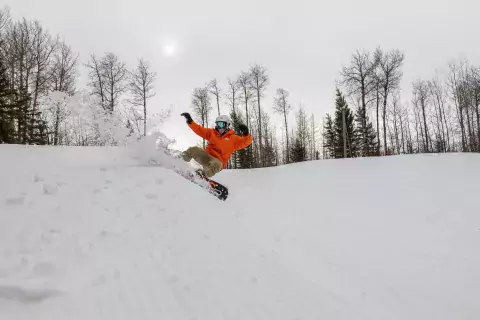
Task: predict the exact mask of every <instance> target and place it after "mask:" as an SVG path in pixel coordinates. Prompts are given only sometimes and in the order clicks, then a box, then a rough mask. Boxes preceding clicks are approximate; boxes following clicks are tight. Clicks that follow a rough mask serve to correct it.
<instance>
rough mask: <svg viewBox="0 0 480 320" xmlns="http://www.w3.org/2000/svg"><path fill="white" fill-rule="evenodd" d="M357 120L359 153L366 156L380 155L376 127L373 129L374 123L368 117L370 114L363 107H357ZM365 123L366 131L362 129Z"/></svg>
mask: <svg viewBox="0 0 480 320" xmlns="http://www.w3.org/2000/svg"><path fill="white" fill-rule="evenodd" d="M363 121H365V122H363ZM355 122H356V123H357V131H356V141H357V142H358V147H357V148H358V152H359V153H360V154H359V155H362V154H363V155H364V156H366V157H370V156H375V155H379V154H378V149H377V143H378V142H377V134H376V132H375V129H373V123H372V122H371V121H370V119H369V118H368V115H367V114H365V112H364V110H363V108H360V107H358V108H357V111H356V113H355ZM363 123H365V124H366V126H365V132H362V131H361V128H362V126H363ZM365 143H366V144H365Z"/></svg>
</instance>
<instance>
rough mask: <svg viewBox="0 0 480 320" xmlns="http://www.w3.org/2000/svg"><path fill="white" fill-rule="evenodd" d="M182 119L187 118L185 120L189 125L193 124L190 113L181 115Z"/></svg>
mask: <svg viewBox="0 0 480 320" xmlns="http://www.w3.org/2000/svg"><path fill="white" fill-rule="evenodd" d="M181 116H182V117H185V119H186V120H187V123H188V124H190V123H192V121H193V120H192V117H191V116H190V113H188V112H184V113H182V114H181Z"/></svg>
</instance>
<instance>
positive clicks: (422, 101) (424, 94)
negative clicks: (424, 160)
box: [413, 80, 431, 152]
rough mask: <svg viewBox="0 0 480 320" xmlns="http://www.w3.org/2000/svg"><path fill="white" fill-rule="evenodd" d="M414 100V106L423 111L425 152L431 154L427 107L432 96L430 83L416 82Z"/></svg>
mask: <svg viewBox="0 0 480 320" xmlns="http://www.w3.org/2000/svg"><path fill="white" fill-rule="evenodd" d="M413 99H414V104H415V105H416V106H418V107H420V108H421V110H422V120H423V129H424V141H425V151H426V152H430V147H429V142H430V138H429V130H428V125H427V107H428V103H429V101H430V94H429V90H428V83H427V82H426V81H425V80H417V81H416V82H414V84H413ZM430 145H431V143H430Z"/></svg>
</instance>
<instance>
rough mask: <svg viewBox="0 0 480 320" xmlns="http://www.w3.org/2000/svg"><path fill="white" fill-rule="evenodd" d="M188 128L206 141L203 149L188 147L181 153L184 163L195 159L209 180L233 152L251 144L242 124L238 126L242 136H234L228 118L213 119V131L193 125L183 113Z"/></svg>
mask: <svg viewBox="0 0 480 320" xmlns="http://www.w3.org/2000/svg"><path fill="white" fill-rule="evenodd" d="M181 116H183V117H185V119H186V122H187V124H188V126H189V127H190V128H191V129H192V130H193V132H195V133H196V134H197V135H199V136H200V137H202V138H203V139H205V140H207V141H208V145H207V147H206V148H205V149H202V148H199V147H190V148H188V149H187V150H185V151H184V152H182V158H183V160H185V161H186V162H190V160H192V158H193V159H195V161H197V162H198V163H200V164H201V165H202V167H203V171H204V172H205V175H206V176H207V177H208V178H210V177H213V176H214V175H215V174H217V173H219V172H220V171H221V170H223V169H225V168H226V167H227V163H228V160H229V159H230V156H231V155H232V153H233V152H235V151H237V150H240V149H243V148H246V147H248V146H249V145H250V144H251V143H252V135H251V134H250V133H249V132H248V127H247V126H246V125H244V124H241V125H240V126H239V129H240V132H241V133H242V136H239V135H236V134H235V132H234V131H233V129H232V128H230V126H231V124H232V121H231V120H230V117H228V116H226V115H221V116H219V117H217V118H216V119H215V129H210V128H205V127H202V126H201V125H199V124H197V123H195V122H194V121H193V120H192V117H191V116H190V114H189V113H187V112H184V113H182V114H181Z"/></svg>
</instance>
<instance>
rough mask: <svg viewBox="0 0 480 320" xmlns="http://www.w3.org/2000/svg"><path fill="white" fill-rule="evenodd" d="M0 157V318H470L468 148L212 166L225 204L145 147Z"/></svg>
mask: <svg viewBox="0 0 480 320" xmlns="http://www.w3.org/2000/svg"><path fill="white" fill-rule="evenodd" d="M0 154H1V159H2V160H1V161H2V166H1V167H0V176H1V177H2V184H1V186H0V188H1V189H0V320H3V319H5V320H7V319H8V320H12V319H25V320H26V319H32V318H35V319H82V320H83V319H106V318H107V319H171V320H173V319H199V320H200V319H208V320H213V319H321V318H323V319H422V320H423V319H436V320H437V319H462V320H463V319H472V320H473V319H479V318H480V304H479V303H478V301H479V300H478V297H480V275H479V274H480V273H479V272H478V270H480V255H479V254H478V252H480V215H479V214H478V191H476V190H478V189H477V187H478V181H480V167H479V166H478V163H479V160H480V156H479V155H474V154H463V155H461V154H448V155H416V156H398V157H383V158H372V159H367V158H363V159H348V160H335V161H332V160H329V161H315V162H307V163H301V164H295V165H288V166H281V167H277V168H267V169H257V170H242V171H235V172H233V171H225V172H222V173H220V174H219V175H218V176H216V177H215V179H216V180H218V181H219V182H221V183H222V184H225V185H226V186H227V187H229V189H230V196H229V198H228V199H227V201H226V202H222V201H219V200H217V199H216V198H214V197H213V196H211V195H209V194H207V193H206V192H205V191H203V190H202V189H200V188H199V187H198V186H196V185H194V184H192V183H190V182H188V181H187V180H185V179H183V178H182V177H180V176H179V175H178V174H176V173H174V172H172V171H171V170H169V167H170V166H171V165H172V164H174V163H175V165H179V166H181V163H180V162H178V161H177V160H175V161H173V160H171V159H169V158H168V157H167V156H165V155H162V154H161V153H160V152H151V151H148V148H146V146H143V149H136V150H130V151H128V152H127V150H122V149H118V148H90V147H88V148H80V147H79V148H61V147H34V146H28V147H27V146H6V145H2V146H0ZM132 155H135V156H136V158H132ZM152 157H154V158H156V159H157V160H158V161H159V162H160V165H157V166H151V165H148V164H147V163H146V162H147V160H148V159H149V158H152Z"/></svg>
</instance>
